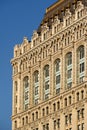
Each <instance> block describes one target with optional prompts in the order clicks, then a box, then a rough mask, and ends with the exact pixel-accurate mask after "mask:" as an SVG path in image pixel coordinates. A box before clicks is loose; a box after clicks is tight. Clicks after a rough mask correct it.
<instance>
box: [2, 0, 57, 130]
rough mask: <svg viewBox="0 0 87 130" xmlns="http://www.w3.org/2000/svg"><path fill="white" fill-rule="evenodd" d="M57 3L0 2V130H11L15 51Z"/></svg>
mask: <svg viewBox="0 0 87 130" xmlns="http://www.w3.org/2000/svg"><path fill="white" fill-rule="evenodd" d="M54 2H56V0H37V1H36V0H0V130H11V111H12V110H11V109H12V103H11V102H12V67H11V64H10V60H11V59H12V57H13V47H14V45H15V44H20V43H21V42H22V40H23V37H25V36H26V37H28V39H29V40H30V39H31V36H32V33H33V30H36V29H37V28H38V26H39V24H40V22H41V20H42V18H43V16H44V13H45V9H46V8H47V7H49V6H50V5H51V4H53V3H54Z"/></svg>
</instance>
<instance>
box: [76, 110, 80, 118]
mask: <svg viewBox="0 0 87 130" xmlns="http://www.w3.org/2000/svg"><path fill="white" fill-rule="evenodd" d="M77 119H78V120H80V110H78V111H77Z"/></svg>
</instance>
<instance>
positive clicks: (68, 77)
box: [65, 52, 72, 88]
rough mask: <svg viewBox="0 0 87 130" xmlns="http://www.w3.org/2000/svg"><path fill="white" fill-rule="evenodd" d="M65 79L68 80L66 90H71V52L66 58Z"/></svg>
mask: <svg viewBox="0 0 87 130" xmlns="http://www.w3.org/2000/svg"><path fill="white" fill-rule="evenodd" d="M65 66H66V67H65V79H66V88H71V86H72V53H71V52H69V53H68V54H66V58H65Z"/></svg>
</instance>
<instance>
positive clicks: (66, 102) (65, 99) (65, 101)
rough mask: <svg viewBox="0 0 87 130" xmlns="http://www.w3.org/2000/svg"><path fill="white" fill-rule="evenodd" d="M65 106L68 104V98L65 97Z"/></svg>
mask: <svg viewBox="0 0 87 130" xmlns="http://www.w3.org/2000/svg"><path fill="white" fill-rule="evenodd" d="M65 106H67V98H65Z"/></svg>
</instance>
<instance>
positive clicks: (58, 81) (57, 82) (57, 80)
mask: <svg viewBox="0 0 87 130" xmlns="http://www.w3.org/2000/svg"><path fill="white" fill-rule="evenodd" d="M59 83H60V75H57V76H56V84H59Z"/></svg>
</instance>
